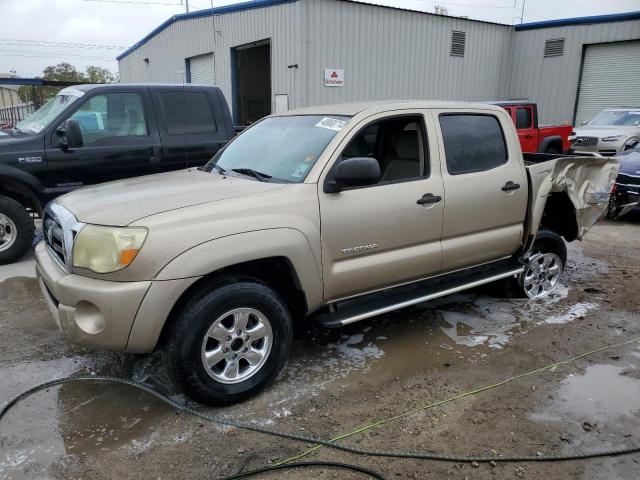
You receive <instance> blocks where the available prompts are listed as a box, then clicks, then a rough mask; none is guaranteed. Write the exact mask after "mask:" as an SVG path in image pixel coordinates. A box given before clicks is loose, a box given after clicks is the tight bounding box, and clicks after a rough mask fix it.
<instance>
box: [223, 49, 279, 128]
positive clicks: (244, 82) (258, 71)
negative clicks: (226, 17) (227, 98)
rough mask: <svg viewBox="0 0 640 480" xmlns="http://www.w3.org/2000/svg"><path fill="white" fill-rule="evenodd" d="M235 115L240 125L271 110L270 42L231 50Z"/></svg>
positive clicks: (252, 120)
mask: <svg viewBox="0 0 640 480" xmlns="http://www.w3.org/2000/svg"><path fill="white" fill-rule="evenodd" d="M232 59H233V76H234V82H233V115H234V118H235V121H236V124H237V125H251V124H252V123H253V122H255V121H257V120H260V119H261V118H262V117H264V116H266V115H269V114H270V113H271V42H270V41H269V40H265V41H262V42H256V43H252V44H249V45H243V46H240V47H235V48H233V49H232Z"/></svg>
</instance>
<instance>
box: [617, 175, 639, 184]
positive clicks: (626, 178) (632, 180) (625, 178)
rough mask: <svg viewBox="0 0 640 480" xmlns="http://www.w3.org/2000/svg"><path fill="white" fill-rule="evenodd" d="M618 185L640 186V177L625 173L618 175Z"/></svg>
mask: <svg viewBox="0 0 640 480" xmlns="http://www.w3.org/2000/svg"><path fill="white" fill-rule="evenodd" d="M616 183H621V184H623V185H640V175H635V176H634V175H627V174H625V173H620V174H618V178H617V179H616Z"/></svg>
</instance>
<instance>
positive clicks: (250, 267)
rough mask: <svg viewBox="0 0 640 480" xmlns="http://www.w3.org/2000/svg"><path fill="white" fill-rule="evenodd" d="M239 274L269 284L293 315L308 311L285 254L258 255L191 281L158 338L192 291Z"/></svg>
mask: <svg viewBox="0 0 640 480" xmlns="http://www.w3.org/2000/svg"><path fill="white" fill-rule="evenodd" d="M243 277H244V278H247V277H250V278H254V279H257V280H260V281H261V282H263V283H265V284H266V285H268V286H269V287H271V288H273V289H274V290H275V291H276V292H277V293H278V294H280V295H281V296H282V298H283V299H284V301H285V302H286V303H287V306H288V307H289V311H290V312H291V317H292V318H293V319H296V318H302V317H304V316H306V314H307V311H308V308H307V300H306V296H305V294H304V290H303V289H302V286H301V285H300V281H299V280H298V276H297V274H296V271H295V269H294V267H293V264H292V263H291V261H290V260H289V259H288V258H286V257H268V258H261V259H258V260H251V261H248V262H243V263H238V264H236V265H231V266H228V267H224V268H221V269H220V270H216V271H214V272H211V273H209V274H207V275H205V276H204V277H202V278H201V279H200V280H198V281H197V282H195V283H194V284H193V285H191V286H190V287H189V288H188V289H187V290H185V292H184V293H183V294H182V295H181V296H180V298H179V299H178V301H177V302H176V304H175V305H174V306H173V308H172V309H171V313H170V314H169V317H168V318H167V321H166V322H165V324H164V327H163V328H162V333H161V335H160V342H162V339H163V338H164V336H165V334H166V331H167V330H168V325H170V324H171V322H172V321H173V319H174V318H175V316H176V315H177V314H178V312H180V310H181V309H182V308H183V306H184V305H185V303H186V302H187V301H188V300H189V298H191V297H192V295H193V294H194V293H195V292H197V291H199V290H202V289H205V288H211V287H212V286H214V285H215V284H217V283H220V282H225V280H229V279H232V278H240V279H241V278H243ZM160 342H159V343H160Z"/></svg>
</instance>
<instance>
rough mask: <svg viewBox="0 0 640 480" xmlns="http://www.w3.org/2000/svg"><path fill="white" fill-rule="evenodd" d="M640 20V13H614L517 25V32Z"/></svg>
mask: <svg viewBox="0 0 640 480" xmlns="http://www.w3.org/2000/svg"><path fill="white" fill-rule="evenodd" d="M638 19H640V11H636V12H627V13H614V14H612V15H594V16H592V17H576V18H561V19H558V20H546V21H544V22H533V23H523V24H520V25H516V26H515V27H514V29H515V30H516V31H517V30H535V29H536V28H550V27H564V26H568V25H585V24H589V23H606V22H622V21H625V20H638Z"/></svg>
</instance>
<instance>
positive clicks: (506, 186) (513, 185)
mask: <svg viewBox="0 0 640 480" xmlns="http://www.w3.org/2000/svg"><path fill="white" fill-rule="evenodd" d="M519 188H520V184H519V183H513V182H512V181H511V180H509V181H508V182H507V183H505V184H504V186H503V187H502V188H501V190H502V191H503V192H510V191H511V190H518V189H519Z"/></svg>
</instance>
